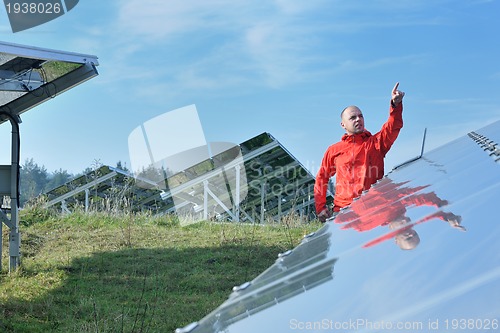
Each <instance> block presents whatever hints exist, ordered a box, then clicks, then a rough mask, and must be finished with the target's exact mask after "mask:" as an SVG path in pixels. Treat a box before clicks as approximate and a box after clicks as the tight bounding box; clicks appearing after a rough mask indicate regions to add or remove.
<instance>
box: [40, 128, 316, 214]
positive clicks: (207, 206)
mask: <svg viewBox="0 0 500 333" xmlns="http://www.w3.org/2000/svg"><path fill="white" fill-rule="evenodd" d="M226 146H227V147H229V148H227V149H225V150H222V151H221V152H220V153H219V154H216V155H214V156H213V157H212V158H209V159H206V160H204V161H202V162H200V163H198V164H196V165H193V166H191V167H189V168H187V169H185V170H183V171H180V172H178V173H176V174H173V175H169V176H168V182H164V183H167V188H166V189H165V188H160V186H159V185H158V184H157V182H153V181H151V179H156V178H155V177H148V175H147V172H145V173H144V174H142V175H141V176H140V177H137V176H134V175H132V174H130V173H128V172H127V171H123V170H119V169H117V168H112V167H109V166H103V167H101V168H98V169H97V170H94V171H92V172H90V173H88V174H85V175H82V176H80V177H78V178H76V179H74V180H72V181H70V182H68V183H66V184H64V185H62V186H59V187H57V188H55V189H53V190H51V191H49V192H47V193H46V195H47V197H48V204H47V207H50V206H57V207H60V208H62V209H64V210H66V211H71V209H72V208H74V207H75V206H77V205H81V206H83V207H85V208H86V209H89V207H90V206H91V205H92V204H96V203H101V206H99V207H105V206H106V205H105V204H104V203H105V202H112V201H113V200H115V199H117V198H122V199H121V202H124V201H123V198H125V199H126V201H127V203H128V207H129V208H130V209H131V210H132V211H135V212H137V211H150V212H153V213H154V214H176V215H177V216H179V217H183V218H187V219H190V220H200V219H209V220H218V221H241V222H252V223H253V222H258V223H265V222H270V221H274V220H278V219H280V218H281V217H283V216H285V215H287V214H291V213H293V214H296V215H298V216H299V217H302V218H303V219H304V220H305V219H310V218H313V217H314V209H313V202H314V197H313V187H314V177H313V175H312V174H311V173H310V172H309V171H308V170H307V169H306V168H305V167H304V166H303V165H302V164H301V163H300V162H299V161H298V160H297V159H296V158H295V157H294V156H292V154H290V153H289V152H288V151H287V150H286V149H285V148H284V147H283V146H282V145H281V144H280V143H279V142H278V141H277V140H276V139H275V138H274V137H273V136H272V135H271V134H269V133H262V134H260V135H257V136H255V137H253V138H251V139H249V140H247V141H245V142H243V143H241V144H239V145H236V146H235V145H233V146H232V147H231V146H228V145H226ZM239 154H241V156H242V159H237V158H235V156H238V155H239ZM155 176H156V175H155ZM148 179H149V180H148ZM236 179H239V180H240V181H239V182H237V181H236ZM145 183H146V184H145ZM228 184H237V187H235V186H234V185H233V186H232V188H230V189H229V190H228V187H229V185H228ZM232 192H238V193H240V194H241V200H234V197H235V196H234V195H233V194H234V193H232ZM118 201H120V200H118Z"/></svg>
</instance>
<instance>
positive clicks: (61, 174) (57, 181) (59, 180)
mask: <svg viewBox="0 0 500 333" xmlns="http://www.w3.org/2000/svg"><path fill="white" fill-rule="evenodd" d="M72 178H73V175H72V174H70V173H68V171H66V170H63V169H59V170H56V171H54V172H53V173H52V174H51V175H50V176H49V179H48V182H47V184H46V185H45V189H44V190H45V191H50V190H52V189H54V188H56V187H58V186H61V185H63V184H65V183H67V182H68V181H69V180H71V179H72Z"/></svg>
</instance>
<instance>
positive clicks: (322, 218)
mask: <svg viewBox="0 0 500 333" xmlns="http://www.w3.org/2000/svg"><path fill="white" fill-rule="evenodd" d="M332 215H333V214H332V211H331V210H330V209H329V208H328V207H325V208H324V209H323V210H322V211H321V212H320V213H319V214H318V219H319V220H320V221H321V222H323V223H324V222H326V220H327V219H329V218H330V217H332Z"/></svg>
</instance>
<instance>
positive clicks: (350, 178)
mask: <svg viewBox="0 0 500 333" xmlns="http://www.w3.org/2000/svg"><path fill="white" fill-rule="evenodd" d="M398 86H399V83H396V85H395V86H394V88H393V90H392V98H391V106H390V112H389V119H388V120H387V121H386V123H385V124H384V125H383V126H382V129H381V130H380V131H379V132H378V133H376V134H375V135H372V134H371V133H370V132H368V131H367V130H366V129H365V121H364V118H363V113H362V112H361V110H360V109H359V108H358V107H357V106H354V105H352V106H348V107H346V108H345V109H344V110H343V111H342V113H341V115H340V117H341V123H340V125H341V126H342V128H344V129H345V131H346V133H345V134H344V136H343V137H342V140H341V141H340V142H337V143H335V144H333V145H331V146H330V147H328V149H327V150H326V152H325V155H324V157H323V160H322V162H321V167H320V168H319V171H318V174H317V175H316V183H315V185H314V200H315V202H316V213H317V214H318V218H319V219H320V221H322V222H325V220H326V219H327V218H329V217H331V215H332V212H331V210H330V208H329V207H328V206H327V205H326V193H327V187H328V181H329V179H330V178H331V177H333V176H335V175H336V177H337V178H336V182H335V196H334V200H333V203H334V207H333V210H334V211H335V212H338V211H339V210H340V208H342V207H345V206H347V205H349V204H350V203H351V202H352V199H353V198H355V197H358V196H359V195H360V194H361V192H362V191H363V190H366V189H368V188H370V186H371V185H372V184H373V183H375V182H376V181H377V180H379V179H380V178H382V177H383V175H384V158H385V155H386V154H387V152H388V151H389V149H390V148H391V146H392V144H393V143H394V141H396V138H397V137H398V134H399V131H400V130H401V128H402V127H403V103H402V101H403V97H404V92H402V91H399V90H398Z"/></svg>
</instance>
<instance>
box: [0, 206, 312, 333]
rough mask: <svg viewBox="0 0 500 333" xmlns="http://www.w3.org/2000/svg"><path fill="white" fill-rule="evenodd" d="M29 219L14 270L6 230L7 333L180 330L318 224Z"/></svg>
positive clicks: (32, 215)
mask: <svg viewBox="0 0 500 333" xmlns="http://www.w3.org/2000/svg"><path fill="white" fill-rule="evenodd" d="M23 214H24V215H23V216H22V217H21V220H22V221H21V233H22V245H21V246H22V248H21V250H22V266H21V268H20V269H19V270H18V271H16V272H14V273H11V274H9V273H7V272H6V271H7V265H8V257H7V256H8V249H7V245H8V244H7V243H8V242H7V239H8V238H7V230H5V229H7V228H6V227H4V248H3V251H2V254H3V260H2V265H3V267H2V268H3V270H2V273H1V274H0V332H6V333H10V332H15V333H23V332H26V333H27V332H29V333H36V332H44V333H45V332H64V333H68V332H77V333H78V332H119V333H123V332H131V333H132V332H173V331H174V330H175V329H176V328H178V327H183V326H185V325H187V324H189V323H191V322H193V321H197V320H199V319H201V318H202V317H204V316H205V315H207V314H208V313H209V312H211V311H212V310H214V309H215V308H216V307H217V306H218V305H220V304H221V303H222V302H223V301H224V300H226V299H227V297H228V296H229V294H230V292H231V289H232V287H233V286H235V285H240V284H241V283H243V282H245V281H249V280H252V279H253V278H255V277H256V276H257V275H258V274H260V273H261V272H263V271H264V270H265V269H266V268H267V267H269V266H270V265H271V264H272V263H273V262H274V261H275V259H276V257H277V254H278V253H279V252H283V251H285V250H287V249H290V248H293V247H295V246H297V245H298V243H299V242H300V240H301V239H302V237H303V235H304V234H307V233H309V232H311V231H314V230H317V229H318V228H319V225H318V224H314V223H313V224H308V225H300V224H293V225H291V224H290V223H283V224H279V225H269V226H252V225H244V224H214V223H209V222H202V223H197V224H193V225H190V226H186V227H182V226H180V225H179V224H178V223H176V222H175V221H172V220H169V219H168V218H166V217H162V218H159V217H151V216H147V215H135V216H131V215H130V216H126V215H124V216H116V215H111V214H106V213H90V214H84V213H78V212H77V213H74V214H72V215H67V216H55V215H54V214H47V213H43V212H40V211H36V210H35V211H33V210H27V211H26V212H23Z"/></svg>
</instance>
